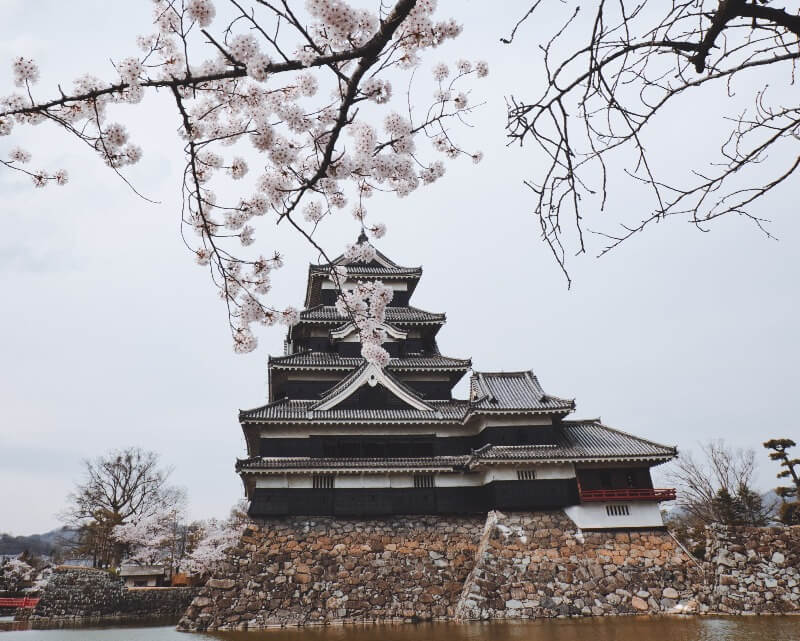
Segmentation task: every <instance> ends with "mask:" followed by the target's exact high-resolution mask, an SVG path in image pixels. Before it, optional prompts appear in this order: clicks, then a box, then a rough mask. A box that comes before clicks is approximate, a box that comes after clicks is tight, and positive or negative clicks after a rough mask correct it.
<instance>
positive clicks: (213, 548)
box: [180, 518, 244, 575]
mask: <svg viewBox="0 0 800 641" xmlns="http://www.w3.org/2000/svg"><path fill="white" fill-rule="evenodd" d="M243 530H244V525H243V523H242V522H241V521H239V520H238V519H235V518H230V519H227V520H225V521H218V520H216V519H209V520H208V521H206V522H205V523H203V524H202V525H201V526H200V539H199V540H198V541H197V542H196V544H195V545H194V549H192V551H191V552H190V553H189V554H188V555H187V556H186V557H185V558H184V559H183V560H182V561H181V566H180V567H181V571H182V572H186V573H187V574H194V575H202V574H206V573H209V572H212V571H213V570H214V569H215V568H216V567H217V566H218V565H219V564H220V563H221V562H222V561H223V560H224V559H225V553H226V552H227V551H228V550H229V549H230V548H232V547H233V546H234V545H236V544H237V543H238V542H239V538H240V537H241V535H242V531H243Z"/></svg>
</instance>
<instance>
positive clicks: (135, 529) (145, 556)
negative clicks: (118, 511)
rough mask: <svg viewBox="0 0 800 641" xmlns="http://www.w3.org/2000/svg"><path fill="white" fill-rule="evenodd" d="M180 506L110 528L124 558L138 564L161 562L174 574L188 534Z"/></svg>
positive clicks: (184, 550)
mask: <svg viewBox="0 0 800 641" xmlns="http://www.w3.org/2000/svg"><path fill="white" fill-rule="evenodd" d="M185 520H186V515H185V513H184V509H183V505H182V504H181V505H175V506H170V507H168V508H167V509H164V510H159V511H158V512H156V513H154V514H151V515H148V516H143V517H142V518H132V519H131V520H130V521H129V522H128V523H123V524H120V525H117V526H115V527H114V529H113V532H112V538H113V539H114V540H115V541H117V542H118V543H121V544H122V545H124V546H125V547H126V550H125V553H126V558H127V560H129V561H133V562H134V563H139V564H142V565H155V564H161V565H164V566H165V567H167V568H169V570H170V574H173V573H175V572H176V571H177V570H178V567H179V566H180V564H181V561H182V560H183V558H184V555H185V554H186V544H187V539H188V537H189V526H187V524H186V522H185Z"/></svg>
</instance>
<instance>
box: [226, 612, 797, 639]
mask: <svg viewBox="0 0 800 641" xmlns="http://www.w3.org/2000/svg"><path fill="white" fill-rule="evenodd" d="M213 636H214V637H215V638H217V639H224V640H226V641H800V617H758V618H756V617H739V618H709V617H703V618H700V617H697V618H692V617H686V618H678V617H652V618H650V617H616V618H613V617H606V618H602V619H555V620H552V619H551V620H546V621H545V620H541V621H527V622H510V623H501V622H494V623H468V624H450V623H431V624H418V625H396V626H388V625H387V626H357V625H356V626H336V627H326V628H304V629H282V630H281V629H276V630H265V631H263V632H227V633H218V634H215V635H213Z"/></svg>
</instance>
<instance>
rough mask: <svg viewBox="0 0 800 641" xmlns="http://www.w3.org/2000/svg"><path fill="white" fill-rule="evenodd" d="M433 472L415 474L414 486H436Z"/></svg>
mask: <svg viewBox="0 0 800 641" xmlns="http://www.w3.org/2000/svg"><path fill="white" fill-rule="evenodd" d="M434 486H435V483H434V481H433V474H415V475H414V487H434Z"/></svg>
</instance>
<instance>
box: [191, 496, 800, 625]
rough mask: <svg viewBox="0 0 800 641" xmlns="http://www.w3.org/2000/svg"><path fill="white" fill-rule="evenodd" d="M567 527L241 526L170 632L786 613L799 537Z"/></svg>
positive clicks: (557, 517) (409, 521)
mask: <svg viewBox="0 0 800 641" xmlns="http://www.w3.org/2000/svg"><path fill="white" fill-rule="evenodd" d="M709 537H710V540H709V545H708V550H709V555H710V556H709V560H708V561H707V562H703V561H700V560H696V559H694V558H692V557H691V556H690V555H689V554H688V553H687V552H685V551H684V550H683V548H682V547H681V546H680V544H679V543H678V542H677V541H676V540H675V539H674V538H673V537H672V536H671V535H670V534H669V532H667V531H666V530H663V529H655V530H631V531H592V532H581V531H580V530H579V529H578V528H577V527H576V526H575V525H574V523H573V522H572V521H571V520H570V519H569V518H568V517H567V516H566V515H565V514H564V513H563V512H561V511H553V512H526V513H512V514H500V513H496V512H492V513H490V514H489V515H488V517H487V518H486V519H484V518H482V517H474V518H454V517H446V516H438V517H396V518H391V519H370V520H364V521H360V520H356V519H338V518H314V519H308V518H301V517H287V518H281V519H273V520H269V521H264V522H261V523H257V524H255V523H254V524H252V525H251V526H250V527H248V529H247V530H246V531H245V534H244V536H243V537H242V539H241V541H240V543H239V545H238V546H237V547H235V548H234V549H233V550H232V551H231V553H230V554H229V556H228V559H227V561H226V563H225V566H224V567H223V568H222V570H221V571H220V572H219V573H218V574H217V575H216V576H215V577H214V578H212V579H210V580H209V581H208V583H207V584H206V586H205V587H204V588H203V589H202V590H201V592H200V594H199V595H198V596H197V598H195V599H194V601H193V602H192V604H191V606H190V607H189V608H188V609H187V610H186V614H185V616H184V617H183V618H182V619H181V621H180V623H179V625H178V627H179V629H183V630H218V629H222V630H225V629H260V628H266V627H271V626H287V625H313V624H326V623H357V622H388V621H421V620H422V621H427V620H467V619H524V618H536V617H556V616H605V615H628V614H654V613H665V612H671V613H692V612H698V613H709V612H710V613H713V612H723V613H768V612H794V611H797V606H798V600H799V599H800V587H798V582H799V581H800V576H798V567H799V565H800V559H799V558H798V555H800V528H771V529H769V528H755V529H749V530H747V529H744V530H743V529H739V530H725V529H717V528H715V529H713V530H712V529H710V530H709Z"/></svg>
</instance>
